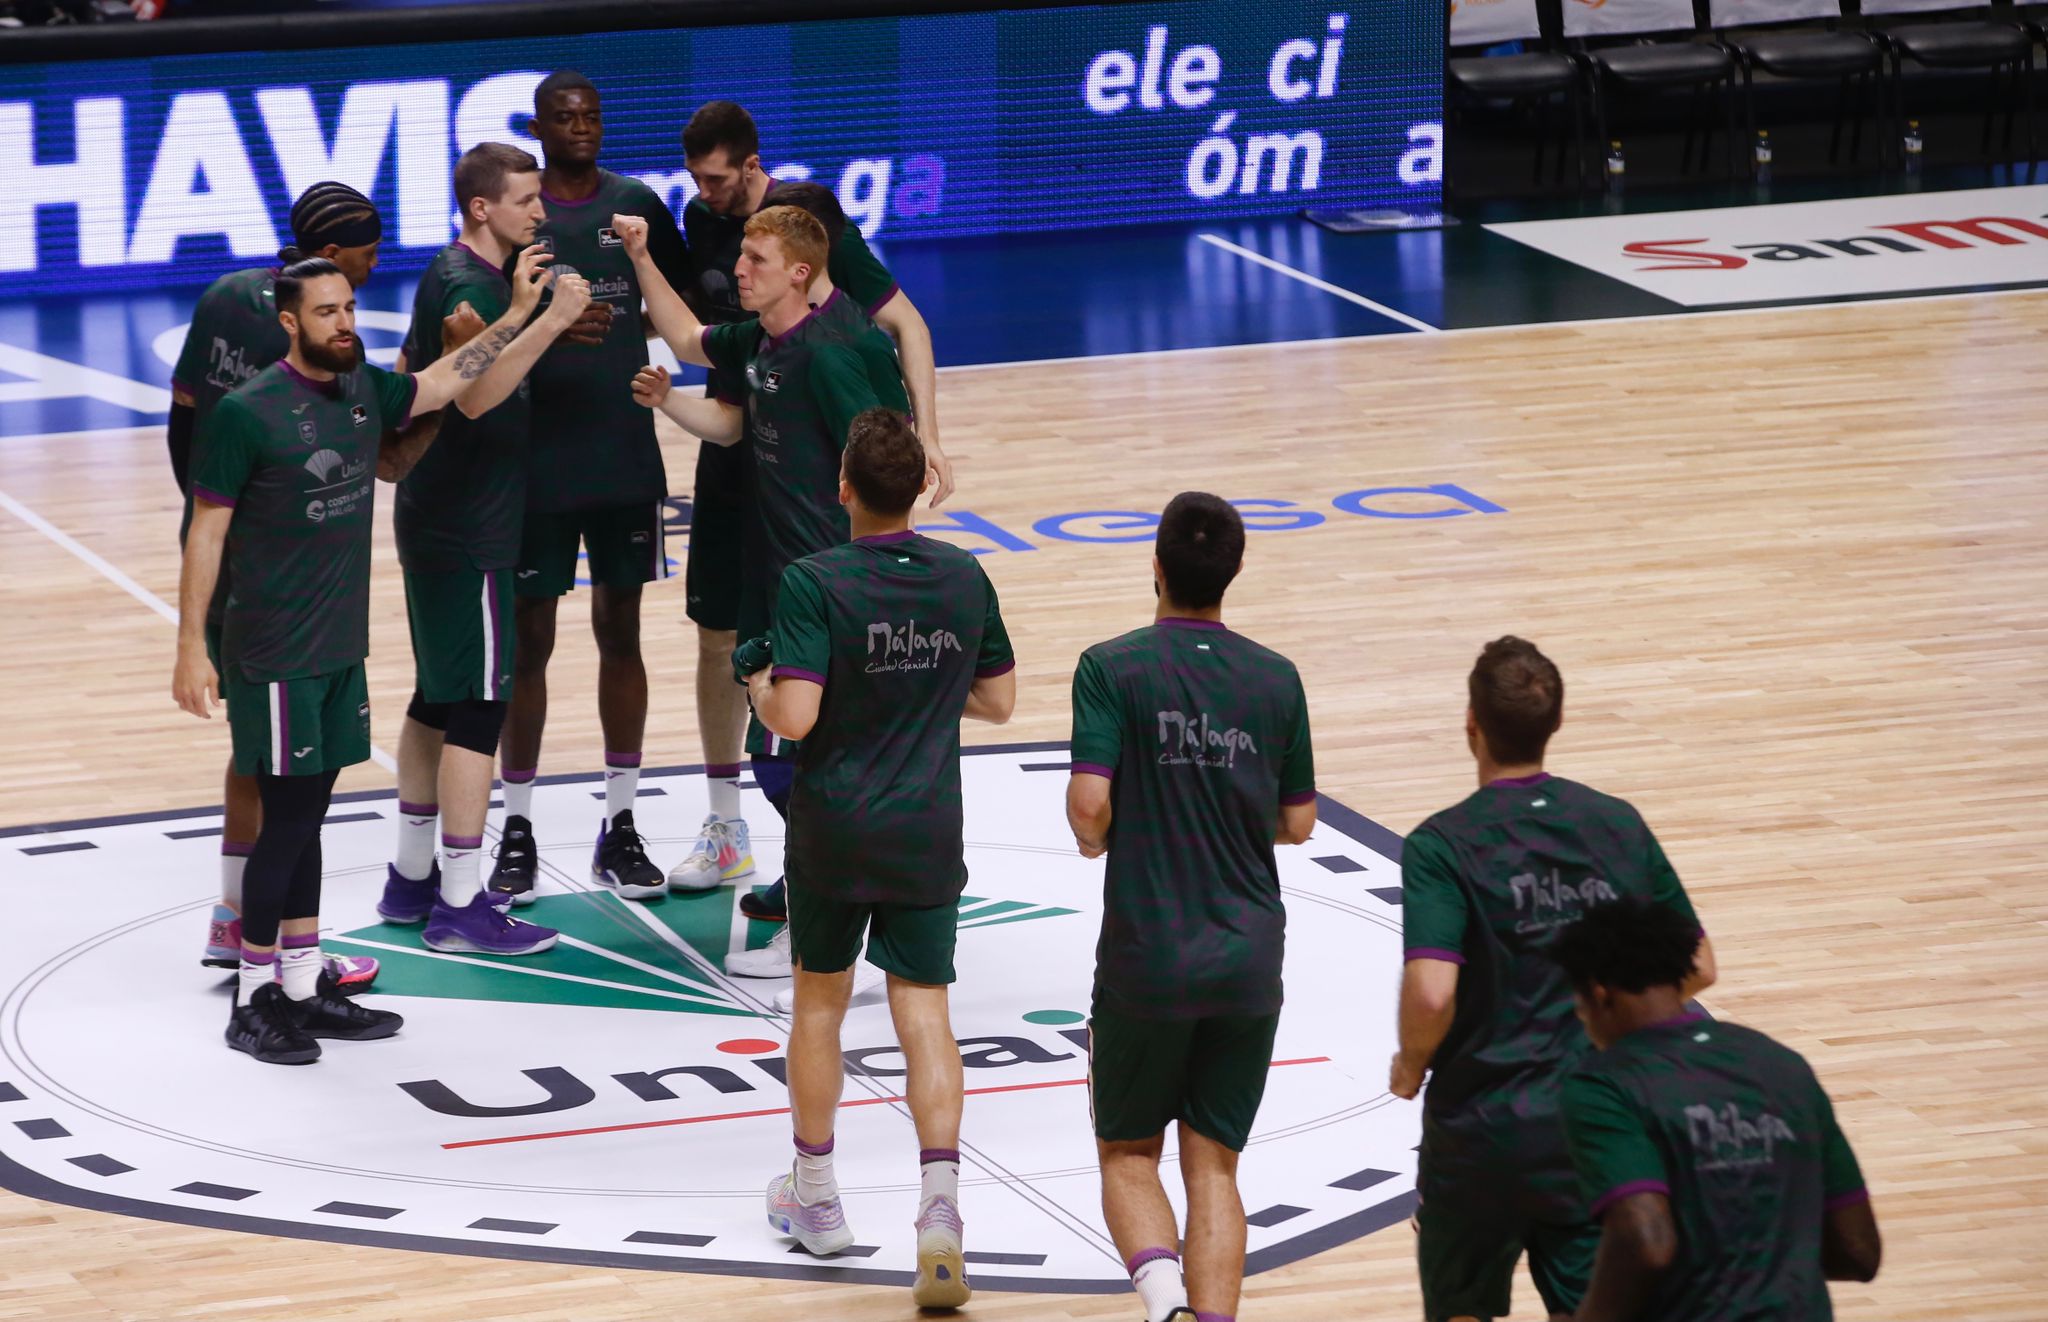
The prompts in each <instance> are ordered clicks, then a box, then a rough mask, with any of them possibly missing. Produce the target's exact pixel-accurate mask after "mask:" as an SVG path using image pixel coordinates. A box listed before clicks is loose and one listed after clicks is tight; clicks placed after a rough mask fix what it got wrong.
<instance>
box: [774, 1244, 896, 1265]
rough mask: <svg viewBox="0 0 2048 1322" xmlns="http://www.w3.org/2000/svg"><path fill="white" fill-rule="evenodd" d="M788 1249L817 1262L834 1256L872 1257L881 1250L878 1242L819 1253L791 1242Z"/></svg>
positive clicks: (829, 1260)
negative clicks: (835, 1251)
mask: <svg viewBox="0 0 2048 1322" xmlns="http://www.w3.org/2000/svg"><path fill="white" fill-rule="evenodd" d="M789 1251H790V1252H791V1253H801V1254H803V1255H804V1256H805V1257H806V1258H816V1259H817V1260H818V1261H819V1262H831V1261H832V1260H833V1259H834V1258H872V1257H874V1256H875V1255H876V1254H877V1253H880V1252H881V1251H882V1246H881V1245H880V1244H854V1245H852V1246H850V1247H848V1248H843V1249H841V1250H839V1252H837V1253H824V1254H820V1253H812V1252H811V1251H810V1250H809V1249H807V1248H805V1247H804V1246H803V1245H801V1244H792V1245H790V1246H789Z"/></svg>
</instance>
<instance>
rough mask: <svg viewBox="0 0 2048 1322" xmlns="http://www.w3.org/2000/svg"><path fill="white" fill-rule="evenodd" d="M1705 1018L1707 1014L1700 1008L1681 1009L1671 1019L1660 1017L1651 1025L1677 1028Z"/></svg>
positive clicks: (1653, 1026)
mask: <svg viewBox="0 0 2048 1322" xmlns="http://www.w3.org/2000/svg"><path fill="white" fill-rule="evenodd" d="M1705 1018H1706V1016H1705V1015H1704V1014H1701V1013H1700V1012H1699V1011H1698V1010H1685V1011H1681V1012H1680V1013H1678V1014H1675V1015H1672V1016H1671V1017H1670V1018H1669V1019H1660V1020H1658V1021H1657V1022H1656V1023H1654V1024H1651V1025H1650V1027H1652V1028H1677V1027H1679V1026H1680V1025H1682V1024H1696V1023H1698V1022H1700V1021H1701V1020H1702V1019H1705Z"/></svg>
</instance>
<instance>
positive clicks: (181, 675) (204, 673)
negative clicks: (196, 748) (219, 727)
mask: <svg viewBox="0 0 2048 1322" xmlns="http://www.w3.org/2000/svg"><path fill="white" fill-rule="evenodd" d="M171 696H172V697H173V698H175V699H177V701H178V705H179V706H180V707H182V708H184V709H185V710H186V711H188V712H191V713H192V714H193V715H194V716H197V717H198V718H199V719H200V720H202V721H210V720H212V719H213V709H214V708H215V707H218V706H220V675H219V674H218V673H217V672H215V670H214V668H213V662H212V661H210V660H208V659H207V656H206V653H205V652H204V651H200V650H196V649H191V648H184V647H181V648H179V649H178V664H177V666H176V667H175V668H174V669H173V670H172V671H171Z"/></svg>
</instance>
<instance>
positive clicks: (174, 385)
mask: <svg viewBox="0 0 2048 1322" xmlns="http://www.w3.org/2000/svg"><path fill="white" fill-rule="evenodd" d="M171 389H173V390H176V391H181V392H183V393H184V394H187V395H190V394H192V393H193V391H192V387H191V386H188V385H186V384H185V383H184V382H183V381H180V380H179V379H178V378H177V377H175V376H174V377H172V378H171Z"/></svg>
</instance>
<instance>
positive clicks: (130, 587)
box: [0, 491, 398, 775]
mask: <svg viewBox="0 0 2048 1322" xmlns="http://www.w3.org/2000/svg"><path fill="white" fill-rule="evenodd" d="M0 509H4V510H6V511H7V512H8V513H10V514H12V515H13V516H14V517H15V518H17V519H20V520H21V521H22V522H23V523H25V524H27V525H28V526H29V527H31V528H34V529H35V530H36V531H37V532H39V533H41V534H42V535H43V536H45V537H47V538H49V539H50V540H51V541H53V542H55V543H56V544H57V545H59V546H61V547H63V548H64V549H65V550H67V551H69V552H70V553H71V554H72V555H74V556H76V557H78V559H80V560H83V561H84V562H85V563H86V564H87V565H89V566H91V567H92V568H93V569H95V570H97V571H99V573H100V575H101V576H102V577H104V578H105V579H106V580H107V581H108V582H110V583H112V584H113V585H114V586H115V587H117V588H119V589H121V590H122V591H123V592H125V593H127V594H128V595H129V596H131V597H133V598H135V599H136V600H137V601H139V602H141V603H142V604H143V605H145V606H147V607H149V608H150V609H151V610H153V611H155V612H156V613H157V614H158V615H161V616H163V618H164V619H166V620H168V621H170V623H171V624H173V625H175V624H177V622H178V612H177V609H176V608H175V607H173V606H172V605H171V604H170V603H169V602H167V601H165V600H164V599H163V598H162V597H159V596H158V595H156V593H154V592H151V591H150V590H149V589H148V588H146V587H144V586H142V584H140V583H137V582H136V581H135V580H134V579H132V578H130V577H128V575H126V574H124V573H122V572H121V570H120V568H119V567H118V566H116V565H114V564H112V563H110V562H109V561H108V560H106V559H105V558H104V557H103V556H101V555H100V554H99V552H97V551H95V550H93V549H92V548H91V547H89V546H86V545H83V544H82V543H80V542H79V541H78V540H77V539H76V538H74V537H73V536H71V534H69V533H67V532H65V531H64V530H63V529H62V528H59V527H58V526H57V525H56V524H54V523H51V522H50V521H49V520H48V519H46V518H44V517H43V516H42V515H40V514H38V513H36V512H35V511H34V510H32V509H30V508H29V507H28V506H26V505H24V504H22V503H21V502H20V501H18V500H16V499H15V498H14V497H12V496H10V495H8V494H7V493H6V492H5V491H0ZM370 760H371V761H373V762H375V763H376V764H377V765H378V766H380V767H382V768H384V769H385V770H386V771H389V772H390V773H392V774H393V775H397V774H398V763H397V762H396V761H395V760H393V758H392V756H391V754H389V753H387V752H385V751H384V750H383V749H381V748H379V747H377V745H375V744H371V745H370Z"/></svg>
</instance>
